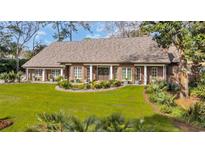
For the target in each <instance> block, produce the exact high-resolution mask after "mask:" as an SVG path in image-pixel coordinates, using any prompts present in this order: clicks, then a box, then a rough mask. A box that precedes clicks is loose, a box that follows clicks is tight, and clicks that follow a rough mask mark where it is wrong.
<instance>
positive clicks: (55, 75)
mask: <svg viewBox="0 0 205 154" xmlns="http://www.w3.org/2000/svg"><path fill="white" fill-rule="evenodd" d="M51 74H52V76H53V77H57V76H60V70H59V69H55V70H51Z"/></svg>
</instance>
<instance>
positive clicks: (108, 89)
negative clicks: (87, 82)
mask: <svg viewBox="0 0 205 154" xmlns="http://www.w3.org/2000/svg"><path fill="white" fill-rule="evenodd" d="M123 87H126V86H124V85H123V86H120V87H111V88H107V89H64V88H61V87H59V86H56V87H55V89H56V90H57V91H63V92H85V93H86V92H103V91H112V90H117V89H120V88H123Z"/></svg>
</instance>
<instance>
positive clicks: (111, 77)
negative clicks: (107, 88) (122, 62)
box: [110, 65, 113, 80]
mask: <svg viewBox="0 0 205 154" xmlns="http://www.w3.org/2000/svg"><path fill="white" fill-rule="evenodd" d="M112 77H113V75H112V65H111V66H110V80H112Z"/></svg>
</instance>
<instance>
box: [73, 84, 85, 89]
mask: <svg viewBox="0 0 205 154" xmlns="http://www.w3.org/2000/svg"><path fill="white" fill-rule="evenodd" d="M72 88H73V89H85V84H72Z"/></svg>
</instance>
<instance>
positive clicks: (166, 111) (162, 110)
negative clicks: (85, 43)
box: [160, 105, 172, 114]
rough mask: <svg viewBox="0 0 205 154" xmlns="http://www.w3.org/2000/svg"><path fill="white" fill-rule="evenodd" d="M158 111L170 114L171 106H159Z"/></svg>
mask: <svg viewBox="0 0 205 154" xmlns="http://www.w3.org/2000/svg"><path fill="white" fill-rule="evenodd" d="M160 112H162V113H167V114H170V113H172V108H171V107H170V106H167V105H162V106H160Z"/></svg>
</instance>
